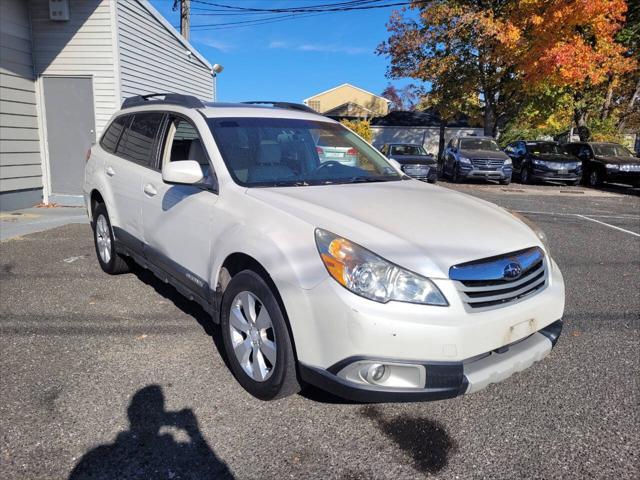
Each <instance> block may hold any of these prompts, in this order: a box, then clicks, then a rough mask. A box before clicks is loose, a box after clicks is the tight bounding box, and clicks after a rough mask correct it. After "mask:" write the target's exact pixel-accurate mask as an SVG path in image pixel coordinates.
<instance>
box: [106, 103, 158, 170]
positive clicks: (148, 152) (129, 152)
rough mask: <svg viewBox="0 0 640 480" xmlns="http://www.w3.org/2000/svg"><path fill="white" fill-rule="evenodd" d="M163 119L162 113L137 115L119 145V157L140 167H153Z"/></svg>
mask: <svg viewBox="0 0 640 480" xmlns="http://www.w3.org/2000/svg"><path fill="white" fill-rule="evenodd" d="M163 118H164V114H163V113H160V112H149V113H136V114H135V115H134V117H133V121H132V122H131V126H130V127H129V128H128V129H127V130H126V132H125V133H124V136H123V137H122V139H121V140H120V143H119V144H118V149H117V153H118V155H122V156H123V157H126V158H128V159H129V160H131V161H133V162H135V163H139V164H140V165H144V166H151V165H152V163H153V153H154V146H155V140H156V136H157V135H158V131H159V130H160V125H161V124H162V120H163Z"/></svg>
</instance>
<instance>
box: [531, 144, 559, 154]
mask: <svg viewBox="0 0 640 480" xmlns="http://www.w3.org/2000/svg"><path fill="white" fill-rule="evenodd" d="M527 150H528V151H529V153H533V154H534V155H538V154H545V153H551V154H564V155H566V154H567V150H566V148H565V147H564V146H562V145H560V144H559V143H554V142H531V143H527Z"/></svg>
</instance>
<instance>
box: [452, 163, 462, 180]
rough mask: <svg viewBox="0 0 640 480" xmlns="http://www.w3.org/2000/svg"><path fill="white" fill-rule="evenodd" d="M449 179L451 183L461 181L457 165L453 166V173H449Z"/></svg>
mask: <svg viewBox="0 0 640 480" xmlns="http://www.w3.org/2000/svg"><path fill="white" fill-rule="evenodd" d="M451 181H452V182H453V183H462V178H461V177H460V167H459V166H458V165H454V166H453V174H452V175H451Z"/></svg>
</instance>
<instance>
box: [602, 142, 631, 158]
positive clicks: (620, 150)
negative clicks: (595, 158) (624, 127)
mask: <svg viewBox="0 0 640 480" xmlns="http://www.w3.org/2000/svg"><path fill="white" fill-rule="evenodd" d="M593 153H595V154H596V155H601V156H603V157H632V156H633V155H632V154H631V152H630V151H629V150H627V148H626V147H624V146H622V145H618V144H617V143H594V144H593Z"/></svg>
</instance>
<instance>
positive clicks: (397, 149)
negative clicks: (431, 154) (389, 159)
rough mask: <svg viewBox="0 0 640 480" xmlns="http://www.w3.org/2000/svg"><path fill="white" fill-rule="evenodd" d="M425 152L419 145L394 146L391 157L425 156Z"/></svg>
mask: <svg viewBox="0 0 640 480" xmlns="http://www.w3.org/2000/svg"><path fill="white" fill-rule="evenodd" d="M426 154H427V152H426V151H425V150H424V148H422V147H421V146H420V145H394V146H392V147H391V155H399V156H402V155H426Z"/></svg>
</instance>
